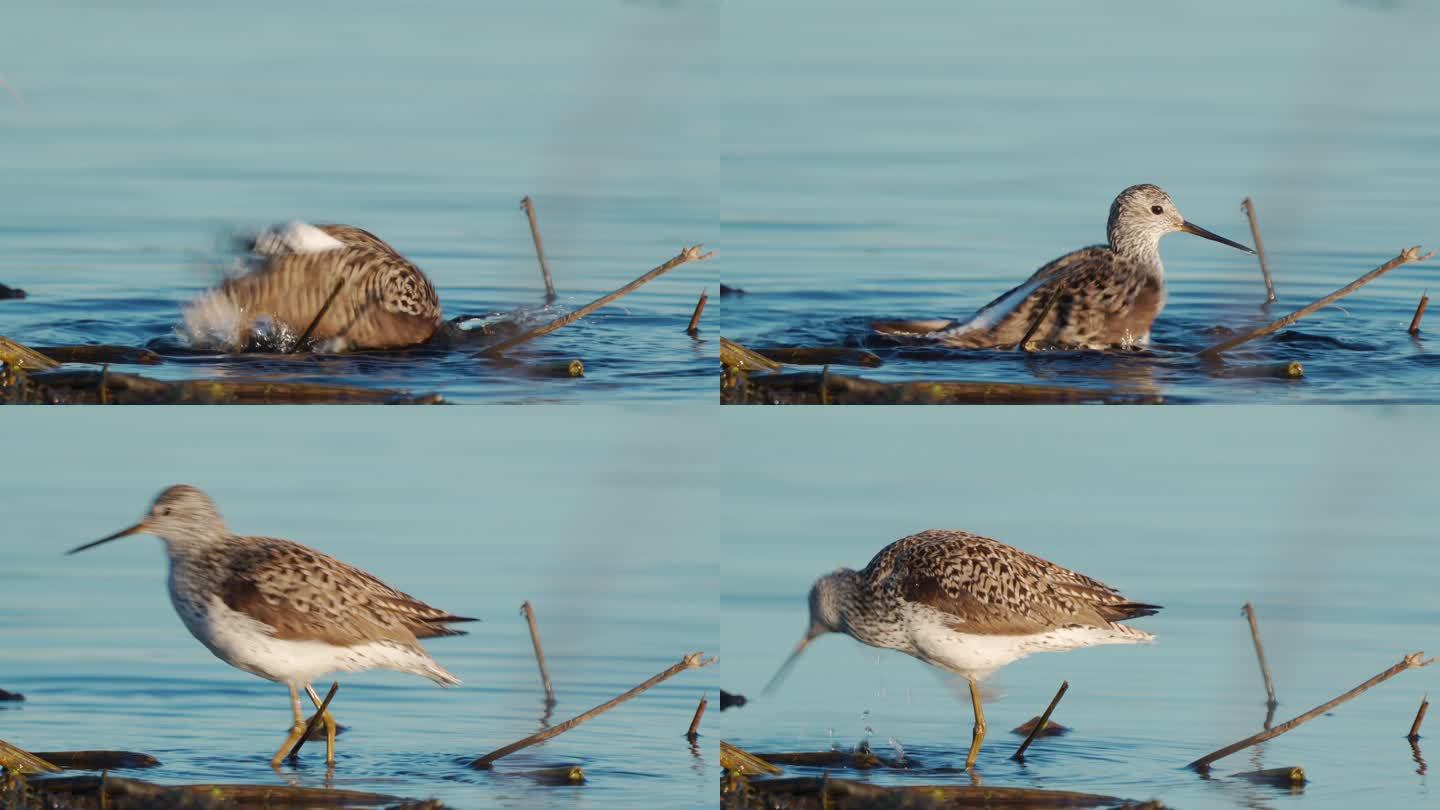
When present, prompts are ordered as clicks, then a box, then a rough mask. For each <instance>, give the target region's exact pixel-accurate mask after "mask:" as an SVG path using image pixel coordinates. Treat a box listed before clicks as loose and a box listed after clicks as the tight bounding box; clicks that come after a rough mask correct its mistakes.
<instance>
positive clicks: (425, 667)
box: [416, 659, 460, 686]
mask: <svg viewBox="0 0 1440 810" xmlns="http://www.w3.org/2000/svg"><path fill="white" fill-rule="evenodd" d="M416 674H417V675H424V676H425V677H427V678H429V679H430V680H432V681H434V682H435V683H437V684H439V685H440V686H459V685H460V679H459V678H457V677H455V676H454V675H452V674H450V671H449V670H447V669H445V668H444V667H442V666H440V665H439V664H437V663H435V661H434V660H429V659H427V660H426V661H425V663H423V664H421V665H420V669H419V670H417V671H416Z"/></svg>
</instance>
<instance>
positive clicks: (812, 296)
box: [722, 0, 1440, 402]
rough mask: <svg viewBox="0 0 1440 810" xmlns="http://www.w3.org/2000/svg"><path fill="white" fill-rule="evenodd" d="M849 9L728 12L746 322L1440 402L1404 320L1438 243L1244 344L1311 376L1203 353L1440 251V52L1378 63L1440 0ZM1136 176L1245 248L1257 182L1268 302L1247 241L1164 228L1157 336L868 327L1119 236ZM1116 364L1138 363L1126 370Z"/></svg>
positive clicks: (735, 207)
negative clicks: (972, 339) (1083, 348)
mask: <svg viewBox="0 0 1440 810" xmlns="http://www.w3.org/2000/svg"><path fill="white" fill-rule="evenodd" d="M842 6H843V9H839V10H837V9H835V8H834V4H825V5H824V6H823V10H822V7H821V6H820V4H818V3H813V2H811V3H799V4H795V3H792V4H786V5H785V7H784V8H780V9H773V8H770V7H769V6H764V5H762V4H756V3H754V2H747V1H746V0H742V2H739V3H738V4H736V5H733V6H730V7H727V11H728V12H730V13H727V24H728V28H727V35H728V36H727V39H726V41H725V47H726V49H727V53H730V54H732V55H734V56H735V58H734V59H731V60H728V61H727V63H726V70H727V77H728V80H729V82H730V88H731V92H730V93H729V95H728V96H727V98H726V101H725V119H726V120H727V121H728V122H730V129H729V136H728V137H727V139H726V141H725V143H724V145H723V147H722V148H723V150H724V158H723V165H724V173H723V176H722V183H723V191H722V196H723V200H724V207H723V212H722V223H723V224H722V227H723V228H724V233H725V240H726V248H727V255H728V256H730V257H731V262H730V264H729V265H728V266H727V268H726V271H725V274H724V277H725V280H726V283H727V284H731V285H734V286H738V287H742V288H744V289H746V290H747V291H748V294H747V295H745V296H739V297H730V298H726V299H725V301H724V322H725V331H726V336H727V337H729V338H731V339H734V340H737V341H739V342H740V343H742V344H745V345H747V346H767V345H787V346H788V345H804V346H833V345H857V344H861V345H869V346H871V347H872V348H873V349H874V350H875V351H877V353H879V354H880V355H881V356H882V357H883V358H884V360H885V366H884V367H882V368H880V369H875V370H869V369H865V370H862V373H863V374H864V375H865V376H868V377H873V378H876V379H883V380H917V379H960V380H993V381H1003V382H1045V383H1056V382H1059V383H1064V384H1070V385H1080V386H1086V387H1094V388H1112V387H1113V388H1117V389H1119V390H1120V391H1122V392H1128V391H1130V390H1132V389H1133V390H1135V391H1136V392H1138V393H1160V394H1162V395H1164V396H1165V397H1166V398H1167V399H1169V400H1171V401H1179V402H1189V401H1207V402H1208V401H1230V402H1234V401H1242V402H1245V401H1257V400H1259V401H1266V402H1293V401H1314V400H1346V401H1377V400H1380V401H1397V400H1398V401H1434V400H1436V399H1437V398H1440V382H1437V381H1440V377H1437V376H1436V375H1435V374H1434V373H1433V371H1434V368H1433V367H1434V366H1435V363H1436V360H1435V358H1436V355H1435V353H1434V351H1433V350H1432V349H1433V347H1432V346H1431V338H1428V337H1426V336H1425V333H1424V332H1422V334H1421V336H1420V338H1419V339H1412V338H1411V337H1410V335H1408V334H1407V333H1406V331H1405V330H1406V327H1407V326H1408V324H1409V321H1410V317H1411V315H1412V314H1413V312H1414V310H1415V306H1416V302H1417V301H1418V299H1419V297H1420V295H1421V293H1422V292H1423V291H1424V289H1425V288H1426V287H1427V286H1429V281H1428V279H1429V278H1430V277H1431V274H1432V273H1433V267H1432V266H1431V265H1428V264H1418V265H1411V266H1407V267H1402V268H1400V269H1398V270H1396V271H1394V272H1392V273H1391V274H1389V275H1387V276H1385V277H1383V278H1381V279H1380V280H1378V281H1376V282H1375V283H1373V284H1371V285H1369V286H1366V287H1364V288H1363V289H1362V290H1360V291H1359V292H1358V293H1356V294H1355V295H1353V296H1351V297H1349V298H1346V299H1345V300H1344V301H1343V302H1341V304H1340V305H1339V306H1337V307H1333V308H1331V309H1328V310H1326V311H1324V312H1322V313H1318V314H1316V315H1313V316H1311V317H1309V318H1307V319H1305V320H1303V321H1301V322H1300V323H1299V324H1297V325H1296V326H1294V327H1292V328H1291V329H1289V330H1287V331H1286V332H1285V333H1283V334H1282V335H1280V336H1279V337H1274V338H1269V339H1265V340H1262V341H1259V342H1256V343H1253V344H1249V345H1247V346H1245V347H1242V348H1241V349H1240V350H1237V351H1235V352H1234V353H1233V354H1231V355H1227V356H1228V357H1229V358H1230V362H1231V364H1233V365H1247V366H1253V365H1260V364H1267V365H1268V364H1274V363H1281V362H1290V361H1299V362H1300V363H1302V364H1303V366H1304V369H1305V373H1306V376H1305V378H1304V379H1303V380H1290V379H1283V378H1275V377H1264V376H1261V377H1243V376H1233V375H1230V374H1222V373H1217V370H1215V369H1213V368H1211V367H1209V366H1207V365H1206V364H1203V363H1200V362H1198V361H1197V360H1195V359H1194V358H1193V357H1192V356H1191V355H1193V354H1194V352H1196V351H1198V350H1199V349H1201V348H1204V347H1206V346H1209V345H1211V344H1213V343H1215V342H1217V341H1218V340H1219V339H1220V337H1221V336H1222V335H1220V334H1218V333H1219V332H1221V331H1223V330H1226V329H1228V330H1235V331H1240V330H1248V329H1249V328H1252V327H1254V326H1258V325H1259V324H1261V323H1264V322H1265V321H1268V320H1270V319H1272V318H1275V317H1279V316H1280V315H1283V314H1286V313H1288V312H1290V311H1292V310H1295V309H1298V308H1299V307H1300V306H1302V305H1304V304H1306V303H1309V302H1310V301H1313V300H1315V299H1317V298H1319V297H1321V296H1322V295H1324V294H1326V293H1329V292H1331V291H1333V290H1335V289H1338V288H1339V287H1341V286H1343V285H1345V284H1347V283H1349V282H1350V281H1352V280H1354V279H1356V278H1358V277H1359V276H1361V275H1362V274H1364V273H1366V272H1368V271H1369V270H1370V269H1372V268H1374V267H1376V266H1378V265H1379V264H1381V263H1383V262H1384V261H1386V260H1388V259H1390V258H1391V257H1393V256H1394V255H1395V254H1396V253H1397V252H1399V251H1400V250H1401V249H1402V248H1404V247H1407V246H1410V245H1414V244H1417V243H1418V244H1421V245H1424V246H1425V247H1426V248H1427V249H1429V248H1432V247H1435V245H1434V244H1433V242H1434V241H1435V237H1434V228H1433V224H1432V221H1433V219H1434V216H1433V214H1434V210H1435V206H1434V191H1433V189H1432V188H1430V187H1429V184H1428V183H1427V182H1426V181H1425V180H1424V178H1428V177H1431V176H1434V175H1435V174H1436V173H1437V171H1440V151H1437V150H1435V149H1433V148H1432V147H1433V145H1434V144H1433V137H1432V135H1431V133H1433V132H1434V131H1435V130H1436V128H1437V126H1440V117H1437V115H1440V114H1437V112H1436V111H1435V110H1434V109H1428V108H1427V109H1419V108H1417V107H1416V106H1415V104H1414V100H1415V99H1416V98H1422V97H1425V96H1426V95H1427V94H1428V93H1429V81H1430V79H1429V71H1428V69H1427V68H1426V64H1425V63H1424V62H1423V61H1422V60H1423V59H1425V57H1424V56H1423V55H1422V54H1421V53H1420V52H1418V51H1416V50H1412V49H1403V50H1402V51H1401V52H1398V53H1396V54H1395V60H1394V61H1389V60H1384V61H1383V62H1382V60H1375V59H1374V58H1373V54H1374V53H1377V52H1390V51H1392V50H1393V48H1392V47H1391V46H1390V44H1388V43H1390V42H1392V41H1393V40H1392V38H1393V36H1394V32H1395V31H1397V30H1405V29H1407V28H1415V29H1417V30H1420V29H1427V28H1428V27H1432V26H1433V25H1434V23H1435V22H1436V20H1437V10H1436V8H1435V7H1433V6H1431V5H1427V4H1423V3H1415V4H1398V5H1395V6H1393V7H1392V6H1389V5H1385V6H1377V5H1376V4H1354V3H1348V4H1345V3H1335V2H1321V3H1312V2H1302V0H1287V2H1281V3H1273V4H1268V5H1267V6H1266V8H1265V9H1263V10H1258V11H1257V10H1256V9H1254V8H1252V7H1251V6H1250V5H1248V4H1243V3H1238V2H1222V3H1218V4H1209V5H1207V6H1206V7H1205V8H1204V9H1200V8H1199V7H1192V8H1191V9H1189V10H1185V11H1177V12H1175V13H1167V14H1162V13H1160V10H1159V9H1158V8H1153V7H1142V6H1134V5H1131V6H1126V7H1124V8H1123V9H1109V10H1106V11H1103V12H1101V11H1097V10H1096V9H1094V8H1091V7H1088V6H1083V5H1075V4H1069V3H1063V2H1043V3H1040V4H1038V5H1032V6H1029V7H1027V8H1026V9H1025V10H1024V11H1019V10H1014V9H1011V8H1009V7H993V8H986V9H973V8H969V7H960V6H955V5H953V4H944V3H938V2H917V1H914V0H912V2H907V3H906V4H904V8H906V9H907V10H908V11H907V12H905V13H897V12H895V11H893V10H892V9H891V8H890V7H886V8H884V9H881V8H878V7H875V6H872V5H868V4H863V3H854V2H846V3H843V4H842ZM1037 20H1043V21H1044V24H1043V25H1037V24H1036V21H1037ZM731 21H733V22H731ZM1219 43H1223V47H1218V45H1219ZM1237 53H1243V54H1246V58H1243V59H1236V58H1232V56H1233V54H1237ZM1142 182H1151V183H1156V184H1158V185H1160V186H1162V187H1163V188H1165V189H1166V190H1167V191H1169V192H1170V193H1171V194H1172V195H1173V196H1174V198H1175V201H1176V203H1177V204H1178V206H1179V208H1180V210H1181V211H1183V212H1184V213H1185V215H1186V216H1187V217H1188V218H1190V219H1191V220H1193V221H1195V222H1198V223H1200V224H1202V225H1204V226H1205V227H1206V228H1209V229H1210V230H1213V231H1215V232H1217V233H1220V234H1222V235H1224V236H1228V237H1230V238H1233V239H1237V240H1241V241H1249V234H1248V231H1249V228H1248V225H1247V224H1246V219H1245V216H1244V214H1243V213H1242V211H1241V210H1240V203H1241V200H1242V199H1244V198H1245V197H1250V198H1252V199H1253V200H1254V202H1255V206H1256V212H1257V216H1258V219H1259V223H1260V228H1261V232H1262V235H1263V237H1264V244H1265V248H1266V251H1267V254H1268V258H1269V265H1270V268H1271V272H1272V273H1273V275H1274V278H1275V287H1276V291H1277V295H1278V297H1279V300H1278V302H1277V303H1276V304H1275V305H1274V306H1273V307H1271V309H1270V310H1269V312H1268V313H1264V312H1262V311H1261V310H1260V304H1261V303H1262V302H1263V301H1264V300H1265V287H1264V284H1263V281H1262V279H1261V275H1260V271H1259V268H1258V266H1257V264H1256V262H1255V260H1254V258H1253V257H1250V256H1246V255H1244V254H1241V253H1239V252H1238V251H1234V250H1230V249H1227V248H1224V247H1222V246H1219V245H1216V244H1214V243H1211V242H1207V241H1205V240H1201V239H1196V238H1192V237H1189V236H1184V235H1176V236H1171V237H1169V238H1167V239H1165V240H1164V241H1163V242H1162V247H1161V253H1162V256H1163V257H1164V260H1165V265H1166V274H1167V280H1166V281H1167V290H1168V296H1169V299H1168V304H1167V306H1166V308H1165V310H1164V311H1163V312H1162V313H1161V315H1160V317H1159V319H1158V320H1157V322H1156V324H1155V330H1154V333H1153V344H1152V349H1151V350H1150V351H1149V352H1145V353H1141V354H1138V355H1135V356H1127V357H1123V358H1119V359H1101V358H1093V357H1085V358H1076V357H1069V356H1062V357H1060V358H1051V357H1047V356H1042V357H1040V358H1032V357H1025V356H1022V355H1019V354H1017V353H1013V352H993V351H979V352H975V351H971V352H954V351H950V352H946V351H935V350H930V351H918V352H916V351H910V350H908V349H906V348H904V347H900V348H896V347H894V346H886V345H877V344H878V341H876V340H874V338H873V337H872V336H871V335H870V334H869V331H868V329H867V324H868V323H869V322H870V321H871V320H875V319H895V318H963V317H966V316H968V315H969V314H970V313H972V312H974V311H975V309H976V308H978V307H980V306H981V305H983V304H985V303H986V302H988V301H990V300H991V299H992V298H994V297H995V296H997V295H999V294H1000V293H1002V292H1004V291H1005V290H1007V289H1009V288H1011V287H1012V286H1014V285H1016V284H1018V283H1020V282H1021V281H1023V280H1024V279H1025V278H1026V277H1028V276H1029V274H1030V273H1031V272H1033V271H1034V270H1035V269H1036V268H1038V267H1040V266H1041V265H1043V264H1044V263H1046V262H1048V261H1050V260H1051V259H1053V258H1055V257H1057V256H1059V255H1061V254H1063V253H1065V252H1067V251H1070V250H1073V249H1075V248H1079V247H1082V246H1085V245H1090V244H1095V243H1098V242H1102V241H1104V238H1105V220H1106V214H1107V211H1108V208H1109V205H1110V202H1111V200H1112V199H1113V198H1114V196H1115V195H1116V194H1117V193H1118V192H1119V191H1120V190H1121V189H1123V188H1125V187H1127V186H1129V185H1132V184H1135V183H1142ZM1115 365H1118V366H1120V367H1122V368H1126V369H1143V370H1144V374H1142V375H1141V376H1140V377H1139V378H1138V379H1136V380H1131V379H1128V378H1122V379H1114V378H1112V377H1110V376H1109V374H1108V372H1109V370H1110V369H1111V368H1112V367H1114V366H1115Z"/></svg>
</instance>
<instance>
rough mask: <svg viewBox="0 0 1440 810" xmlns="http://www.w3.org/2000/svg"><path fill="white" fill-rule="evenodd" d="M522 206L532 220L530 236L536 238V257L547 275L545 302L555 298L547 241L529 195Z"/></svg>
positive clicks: (542, 272)
mask: <svg viewBox="0 0 1440 810" xmlns="http://www.w3.org/2000/svg"><path fill="white" fill-rule="evenodd" d="M520 208H521V209H523V210H524V211H525V217H526V219H529V220H530V236H531V237H532V238H534V240H535V257H536V258H538V259H539V260H540V274H541V275H542V276H544V277H545V303H547V304H548V303H550V302H551V301H554V300H555V282H553V281H551V280H550V265H549V264H546V262H545V243H544V242H541V241H540V225H539V223H537V222H536V221H535V203H533V202H531V200H530V197H529V196H528V195H527V196H525V197H523V198H521V200H520Z"/></svg>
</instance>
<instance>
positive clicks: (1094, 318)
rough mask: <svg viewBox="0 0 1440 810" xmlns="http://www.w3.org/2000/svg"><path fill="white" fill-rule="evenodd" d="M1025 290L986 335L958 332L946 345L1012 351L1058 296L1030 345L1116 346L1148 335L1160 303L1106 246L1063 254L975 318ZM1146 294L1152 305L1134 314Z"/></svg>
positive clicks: (1148, 283)
mask: <svg viewBox="0 0 1440 810" xmlns="http://www.w3.org/2000/svg"><path fill="white" fill-rule="evenodd" d="M1031 285H1035V286H1034V289H1032V290H1031V291H1030V292H1029V293H1028V294H1027V295H1026V296H1025V298H1024V300H1022V301H1020V302H1018V303H1015V304H1014V305H1009V304H1008V303H1006V304H1005V305H1007V306H1010V310H1009V312H1007V313H1006V314H1004V315H1002V316H1001V317H1000V318H999V320H998V321H997V322H996V323H995V324H994V325H993V326H991V327H990V328H989V329H988V330H985V331H983V332H974V333H967V332H961V333H959V334H957V335H956V336H955V338H954V339H953V340H950V341H947V342H951V343H955V344H962V345H969V344H973V345H975V346H1013V345H1015V344H1017V343H1019V342H1020V340H1021V339H1022V338H1023V337H1024V336H1025V333H1026V332H1027V331H1028V330H1029V329H1030V326H1031V324H1033V323H1034V322H1035V319H1036V318H1037V317H1038V316H1039V315H1040V313H1041V312H1042V311H1044V310H1045V307H1046V305H1047V304H1049V303H1050V299H1051V298H1052V297H1055V296H1057V295H1058V297H1055V304H1054V305H1053V306H1052V307H1051V308H1050V311H1049V312H1047V313H1046V314H1045V317H1044V319H1043V320H1042V321H1041V322H1040V324H1039V325H1038V327H1037V328H1036V330H1035V332H1034V333H1033V335H1032V336H1031V338H1030V339H1031V341H1033V342H1035V343H1037V344H1040V345H1055V346H1086V345H1097V344H1107V343H1115V344H1118V343H1122V342H1124V341H1125V339H1126V335H1127V334H1128V335H1129V336H1130V339H1132V340H1134V339H1139V338H1140V337H1142V336H1143V335H1146V334H1148V333H1149V331H1150V324H1151V322H1152V321H1153V320H1154V318H1155V315H1156V314H1157V313H1158V312H1159V304H1160V303H1161V302H1163V297H1162V294H1161V293H1162V291H1161V289H1160V287H1159V286H1158V282H1156V281H1155V280H1154V279H1153V278H1151V277H1150V276H1149V274H1147V273H1142V272H1139V268H1138V267H1137V266H1136V265H1135V264H1134V262H1132V261H1130V260H1129V259H1128V258H1126V257H1124V256H1117V255H1116V254H1115V253H1114V252H1113V251H1111V250H1110V249H1109V248H1108V247H1107V246H1105V245H1094V246H1091V247H1087V248H1082V249H1080V250H1077V251H1074V252H1072V253H1067V254H1066V255H1064V256H1061V257H1060V258H1058V259H1056V260H1055V261H1053V262H1050V263H1049V264H1047V265H1045V266H1044V267H1041V268H1040V269H1039V270H1036V271H1035V272H1034V273H1033V274H1032V275H1031V276H1030V278H1029V279H1027V280H1026V281H1025V282H1024V283H1023V284H1020V285H1017V286H1016V287H1013V288H1011V289H1010V290H1007V291H1006V292H1005V293H1004V294H1003V295H1001V296H1000V297H998V298H996V299H995V300H994V301H991V302H990V303H988V304H986V305H985V306H984V307H981V308H980V310H979V311H977V312H976V313H975V317H980V316H981V315H983V314H984V313H985V312H986V311H987V310H990V309H992V308H994V307H997V306H1000V305H1002V303H1003V302H1005V299H1006V297H1007V296H1010V295H1012V294H1014V293H1016V292H1017V291H1019V290H1022V289H1023V288H1026V287H1027V286H1031ZM1152 287H1153V288H1154V289H1153V290H1152V289H1150V288H1152ZM1147 294H1149V295H1150V296H1151V298H1153V300H1151V299H1150V298H1147V299H1146V301H1145V306H1142V307H1138V308H1137V307H1136V301H1137V299H1138V298H1140V297H1142V296H1145V295H1147Z"/></svg>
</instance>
